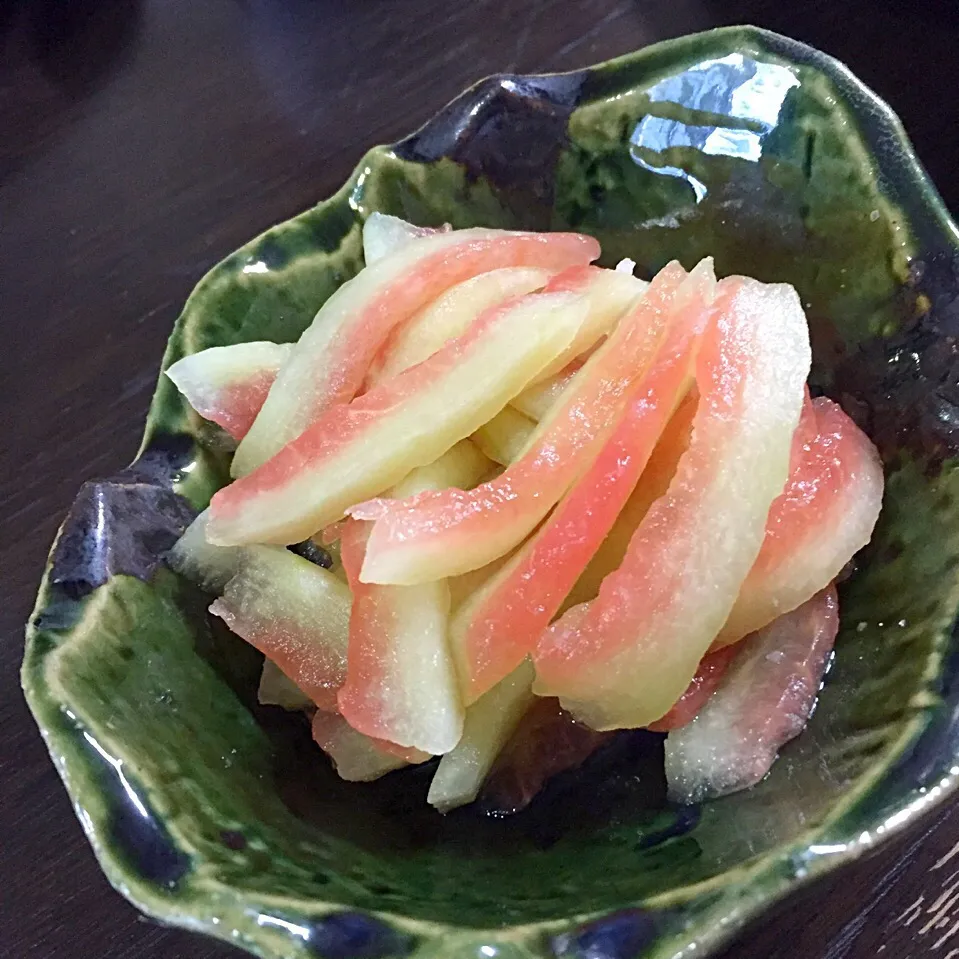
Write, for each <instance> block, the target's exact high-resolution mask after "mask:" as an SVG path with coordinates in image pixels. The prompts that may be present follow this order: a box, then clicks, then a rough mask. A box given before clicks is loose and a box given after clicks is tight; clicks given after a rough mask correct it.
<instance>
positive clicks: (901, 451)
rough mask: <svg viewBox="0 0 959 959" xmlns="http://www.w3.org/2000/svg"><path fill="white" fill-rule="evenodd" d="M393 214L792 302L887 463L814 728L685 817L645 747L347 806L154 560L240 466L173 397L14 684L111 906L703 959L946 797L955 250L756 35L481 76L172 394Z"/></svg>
mask: <svg viewBox="0 0 959 959" xmlns="http://www.w3.org/2000/svg"><path fill="white" fill-rule="evenodd" d="M374 210H381V211H385V212H388V213H394V214H398V215H399V216H402V217H405V218H406V219H408V220H412V221H413V222H415V223H419V224H424V225H439V224H441V223H444V222H450V223H452V224H453V225H454V226H456V227H467V226H474V225H485V226H493V227H524V228H533V229H567V228H571V229H576V230H582V231H585V232H588V233H592V234H594V235H595V236H597V237H598V238H599V239H600V240H601V242H602V246H603V251H604V262H605V263H607V264H612V263H615V262H616V261H617V260H618V259H620V258H621V257H624V256H629V257H632V258H633V259H635V260H636V261H637V262H638V264H639V270H640V272H641V273H643V274H645V275H650V274H652V273H653V272H654V271H655V270H657V269H658V268H659V267H661V266H662V265H663V264H665V263H666V262H667V261H668V260H670V259H672V258H674V257H676V258H679V259H680V260H681V261H682V262H683V263H684V264H685V265H686V266H687V267H689V266H691V265H692V264H693V263H694V262H695V261H696V260H698V259H699V258H700V257H701V256H703V255H704V254H713V255H714V256H715V259H716V269H717V272H719V273H720V274H724V273H730V272H744V273H749V274H752V275H754V276H757V277H759V278H761V279H764V280H785V281H788V282H790V283H793V284H795V285H796V287H797V288H798V289H799V291H800V294H801V296H802V299H803V302H804V303H805V305H806V308H807V311H808V314H809V317H810V320H811V324H812V330H813V339H814V355H815V369H814V376H813V382H814V386H815V388H816V389H817V390H822V391H824V392H826V393H828V394H829V395H831V396H833V397H835V398H836V399H838V400H839V401H840V402H841V403H842V404H843V405H844V406H845V407H846V409H847V410H848V411H849V412H850V413H851V414H852V415H853V416H855V417H856V418H857V420H858V421H859V422H860V423H861V424H862V425H863V426H864V428H865V429H866V430H867V431H868V432H869V433H870V435H871V436H872V437H873V438H874V440H875V441H876V443H877V444H878V446H879V447H880V450H881V453H882V456H883V459H884V462H885V464H886V467H887V495H886V502H885V507H884V510H883V513H882V517H881V519H880V522H879V526H878V528H877V530H876V533H875V536H874V539H873V542H872V544H871V546H870V547H869V548H868V549H867V550H866V551H865V553H864V554H863V555H862V556H860V558H859V563H858V571H857V572H856V574H855V575H853V576H852V578H851V579H849V580H848V581H847V582H846V583H844V584H843V587H842V631H841V634H840V637H839V640H838V642H837V646H836V657H835V663H834V666H833V668H832V671H831V673H830V675H829V678H828V682H827V684H826V686H825V688H824V690H823V692H822V696H821V700H820V703H819V707H818V709H817V710H816V712H815V714H814V716H813V719H812V721H811V723H810V724H809V727H808V729H807V730H806V731H805V733H803V735H802V736H800V737H799V738H798V739H797V740H796V741H795V742H793V743H791V744H790V745H789V746H788V747H787V748H786V749H785V750H784V753H783V755H782V758H781V759H780V760H779V762H778V763H777V764H776V765H775V767H774V768H773V770H772V773H771V775H769V776H768V777H767V778H766V779H765V780H764V781H763V782H762V783H761V784H760V785H758V786H757V787H755V788H754V789H751V790H749V791H747V792H744V793H740V794H738V795H735V796H731V797H728V798H725V799H722V800H719V801H716V802H712V803H708V804H705V805H702V806H695V807H684V808H680V807H675V806H670V805H669V804H668V803H667V802H666V800H665V797H664V789H663V782H662V769H661V749H662V747H661V743H660V741H659V740H658V739H656V738H655V737H651V736H650V735H649V734H644V733H626V734H621V735H620V736H619V737H618V738H617V739H616V740H615V742H614V743H613V744H612V746H610V747H609V748H608V749H606V750H605V751H604V752H602V753H600V754H598V755H597V756H595V757H594V758H593V759H592V760H591V761H589V762H588V763H587V764H586V766H585V767H584V768H583V769H582V770H580V771H579V772H576V773H569V774H566V775H564V776H561V777H559V779H557V780H556V781H554V782H553V783H552V784H551V785H550V786H549V787H548V788H547V790H546V791H545V792H544V793H543V794H542V795H541V796H540V797H538V799H537V800H536V801H534V803H533V805H532V807H531V808H530V809H528V810H527V811H525V812H524V813H521V814H519V815H516V816H513V817H510V818H507V819H499V818H494V817H490V816H484V814H483V809H482V808H481V807H480V808H470V809H464V810H460V811H458V812H457V813H454V814H452V815H450V816H448V817H445V818H444V817H441V816H439V815H438V814H436V813H434V812H433V811H432V810H431V809H429V807H428V806H426V804H425V802H424V797H425V792H426V786H427V781H428V778H429V772H430V770H428V769H427V770H423V769H413V770H410V771H404V772H400V773H397V774H394V775H391V776H389V777H387V778H386V779H384V780H381V781H379V782H377V783H373V784H368V785H357V784H346V783H342V782H340V781H339V780H338V779H337V777H336V776H335V774H334V773H333V772H332V771H331V769H330V767H329V765H328V764H327V762H326V761H325V760H324V758H323V757H322V755H321V754H320V753H319V751H318V750H316V749H315V748H314V747H313V746H312V744H311V742H310V739H309V735H308V731H307V730H306V729H305V728H304V726H303V725H302V724H301V723H299V722H298V721H297V720H296V719H295V718H292V717H289V716H287V715H285V714H282V715H276V712H277V711H276V710H271V709H261V708H259V707H257V706H256V705H255V693H254V690H255V686H256V677H257V673H258V668H259V659H258V656H257V654H256V653H255V652H254V651H253V650H252V649H251V648H249V647H247V646H246V645H245V644H243V643H242V642H240V641H239V640H237V639H235V638H234V637H232V636H231V635H229V634H228V633H226V632H225V631H222V630H220V629H218V628H217V626H216V624H215V623H212V622H211V621H210V620H209V619H208V618H207V616H206V614H205V608H206V606H207V605H208V603H209V597H205V596H203V595H202V594H200V593H199V592H198V591H197V590H196V589H195V588H194V587H192V586H190V585H189V584H187V583H185V582H183V581H181V580H179V579H178V578H177V577H176V576H174V575H173V574H172V573H171V572H169V571H168V570H167V569H166V568H165V567H163V565H162V562H161V560H160V557H162V555H163V553H164V551H165V550H166V549H167V548H168V547H169V546H170V545H171V544H172V543H173V541H174V539H175V538H176V536H177V535H178V533H179V532H180V531H181V530H182V528H183V526H184V524H185V523H186V522H187V521H188V520H189V518H190V516H191V515H193V512H194V511H195V510H196V509H197V508H200V507H202V506H203V505H204V504H205V503H206V502H207V500H208V499H209V497H210V496H211V494H212V493H213V492H214V491H215V490H216V489H217V488H218V487H219V486H221V485H222V484H223V483H224V482H225V481H226V476H227V471H226V461H225V456H224V454H223V453H222V452H221V451H218V449H217V447H216V443H215V441H214V440H213V439H212V437H211V434H210V433H209V432H208V431H207V430H206V428H205V427H204V425H203V424H202V423H201V422H200V421H199V420H198V419H197V418H196V416H195V415H193V414H192V413H191V412H190V410H189V409H188V408H187V406H186V405H185V404H184V402H183V401H182V400H181V399H180V397H179V396H178V395H177V394H176V392H175V390H174V389H173V388H172V386H171V384H170V383H169V382H168V381H167V380H166V378H164V377H161V378H160V382H159V385H158V387H157V391H156V395H155V397H154V400H153V405H152V408H151V410H150V415H149V418H148V420H147V426H146V433H145V436H144V440H143V446H142V449H141V452H140V455H139V457H138V459H137V460H136V462H135V463H134V464H133V465H132V466H130V467H129V468H127V469H126V470H124V471H122V473H120V474H119V475H117V476H115V477H112V478H110V479H108V480H104V481H101V482H92V483H88V484H87V485H86V486H85V487H84V488H83V489H82V490H81V492H80V494H79V497H78V499H77V501H76V503H75V504H74V506H73V508H72V510H71V512H70V514H69V515H68V517H67V519H66V521H65V522H64V525H63V527H62V528H61V530H60V533H59V536H58V538H57V541H56V543H55V545H54V547H53V551H52V553H51V558H50V562H49V565H48V566H47V570H46V574H45V576H44V580H43V585H42V586H41V589H40V595H39V598H38V600H37V605H36V609H35V611H34V613H33V616H32V618H31V620H30V625H29V628H28V631H27V647H26V656H25V659H24V665H23V686H24V689H25V691H26V695H27V698H28V700H29V703H30V707H31V709H32V710H33V713H34V715H35V716H36V719H37V722H38V723H39V726H40V729H41V731H42V733H43V735H44V737H45V739H46V742H47V745H48V746H49V749H50V753H51V755H52V757H53V760H54V762H55V763H56V765H57V768H58V769H59V771H60V774H61V776H62V777H63V780H64V782H65V784H66V786H67V789H68V790H69V792H70V795H71V797H72V799H73V802H74V806H75V808H76V812H77V815H78V816H79V818H80V821H81V823H82V825H83V828H84V830H85V831H86V833H87V836H88V838H89V840H90V842H91V843H92V845H93V848H94V850H95V851H96V854H97V856H98V857H99V860H100V863H101V865H102V867H103V869H104V871H105V872H106V874H107V876H108V877H109V879H110V881H111V882H112V883H113V885H114V886H115V887H116V888H117V889H118V890H119V891H120V892H121V893H122V894H123V895H125V896H126V897H128V898H129V899H130V900H131V901H132V902H134V903H136V905H137V906H139V907H140V908H141V909H142V910H143V911H144V912H146V913H148V914H150V915H151V916H154V917H156V918H158V919H160V920H162V921H163V922H167V923H172V924H175V925H180V926H185V927H187V928H190V929H195V930H198V931H202V932H205V933H208V934H210V935H213V936H217V937H220V938H222V939H225V940H227V941H231V942H234V943H236V944H237V945H239V946H242V947H244V948H246V949H248V950H250V951H251V952H253V953H256V954H258V955H260V956H265V957H281V956H282V957H291V959H293V957H307V956H310V957H321V959H387V957H406V956H409V957H416V959H427V957H436V959H480V957H487V959H496V957H500V959H546V957H559V959H638V957H640V956H642V957H644V959H651V957H668V956H674V955H676V954H677V953H679V952H680V951H681V950H684V949H685V948H688V947H691V946H692V945H693V944H695V946H696V949H697V952H696V954H697V955H703V954H708V953H710V952H711V951H714V950H715V949H716V948H717V947H718V946H719V944H720V943H722V942H724V941H726V940H727V939H728V938H729V937H730V936H731V935H733V934H734V933H735V931H736V930H737V929H739V928H740V927H741V926H742V924H743V923H744V922H746V921H747V920H748V919H750V918H752V917H753V916H755V915H756V914H757V913H758V912H760V911H761V910H763V909H764V908H766V907H767V906H768V905H770V904H771V903H773V902H774V901H776V900H777V899H778V898H780V897H782V896H783V895H784V894H785V893H786V892H788V891H789V890H791V889H793V888H794V887H795V886H797V884H799V883H802V882H804V881H807V880H809V879H811V878H812V877H815V876H817V875H819V874H822V873H823V872H825V871H827V870H829V869H831V868H833V867H834V866H835V865H837V864H838V863H841V862H843V861H844V860H847V859H849V858H852V857H855V856H857V855H859V854H860V853H861V852H862V851H863V850H866V849H869V848H870V847H871V846H873V845H874V844H875V843H878V842H880V841H882V840H883V839H884V838H885V837H886V836H888V835H890V834H892V833H894V832H896V831H897V830H899V829H901V828H902V827H903V826H904V825H905V824H906V823H908V822H909V821H911V820H912V819H914V818H915V817H916V816H918V815H920V814H921V813H922V812H923V811H924V810H927V809H928V808H929V807H931V806H932V805H934V804H936V803H937V802H941V801H942V800H943V798H944V797H946V796H947V795H949V794H951V793H952V792H953V790H954V789H955V786H956V783H957V781H959V685H957V682H956V673H957V665H959V660H957V658H956V656H955V655H954V652H955V650H954V647H955V640H956V639H957V627H956V624H957V606H959V507H957V502H959V500H957V498H959V348H957V339H959V302H957V291H959V238H957V230H956V227H955V225H954V224H953V223H952V222H951V220H950V219H949V217H948V216H947V214H946V212H945V210H944V209H943V206H942V203H941V201H940V199H939V198H938V196H937V195H936V192H935V190H934V189H933V187H932V186H931V185H930V183H929V182H928V180H927V179H926V177H925V175H924V173H923V171H922V169H921V168H920V166H919V164H918V162H917V161H916V158H915V156H914V155H913V153H912V150H911V148H910V146H909V143H908V141H907V139H906V136H905V134H904V132H903V130H902V128H901V126H900V124H899V122H898V121H897V120H896V118H895V116H894V115H893V114H892V113H891V112H890V110H889V108H888V107H887V106H886V105H885V104H883V103H882V102H880V101H879V100H878V99H877V98H876V97H875V96H874V95H873V94H872V93H870V92H869V91H868V90H866V89H865V88H864V87H863V86H862V85H861V84H860V83H859V82H858V81H857V80H856V79H855V78H854V77H853V76H851V75H850V73H849V72H848V71H847V70H846V69H845V68H844V67H843V66H842V65H840V64H839V63H837V62H836V61H835V60H832V59H830V58H829V57H827V56H824V55H823V54H820V53H817V52H816V51H814V50H811V49H810V48H808V47H805V46H802V45H801V44H799V43H795V42H793V41H791V40H787V39H784V38H782V37H779V36H776V35H773V34H770V33H766V32H764V31H761V30H756V29H753V28H747V27H742V28H731V29H725V30H717V31H713V32H711V33H705V34H700V35H697V36H691V37H685V38H683V39H679V40H674V41H670V42H668V43H663V44H660V45H658V46H654V47H650V48H649V49H646V50H642V51H640V52H638V53H635V54H632V55H630V56H627V57H624V58H622V59H620V60H614V61H611V62H609V63H605V64H601V65H600V66H597V67H594V68H591V69H588V70H582V71H579V72H576V73H570V74H563V75H557V76H540V77H521V76H503V77H495V78H493V79H490V80H486V81H484V82H482V83H480V84H478V85H477V86H475V87H474V88H472V89H471V90H469V91H467V92H466V93H465V94H463V95H462V96H461V97H460V98H459V99H457V100H455V101H454V102H453V103H451V104H450V105H449V106H447V107H446V108H445V109H444V110H443V111H442V112H441V113H440V114H439V115H438V116H437V117H436V118H435V119H433V120H432V121H430V122H429V123H428V124H427V125H426V126H425V127H423V129H422V130H420V131H419V132H418V133H416V134H414V135H413V136H411V137H409V138H408V139H406V140H403V141H402V142H400V143H398V144H396V145H394V146H392V147H375V148H374V149H372V150H370V151H369V152H368V153H367V154H366V155H365V156H364V157H363V159H362V160H361V161H360V163H359V166H358V167H357V168H356V172H355V173H354V174H353V176H352V177H351V178H350V180H349V182H348V183H347V184H346V185H345V186H344V187H343V188H342V189H341V190H340V191H339V192H338V193H337V194H336V195H335V196H333V197H331V198H330V199H328V200H326V201H324V202H322V203H320V204H318V205H317V206H316V207H314V208H313V209H311V210H308V211H306V212H305V213H303V214H301V215H300V216H298V217H296V218H295V219H293V220H290V221H288V222H286V223H282V224H279V225H278V226H276V227H274V228H273V229H271V230H269V231H267V232H266V233H265V234H263V235H262V236H260V237H258V238H257V239H255V240H253V241H252V242H250V243H249V244H248V245H246V246H245V247H243V248H242V249H240V250H238V251H237V252H236V253H234V254H232V255H231V256H229V257H228V258H227V259H226V260H224V261H223V262H222V263H220V264H219V265H218V266H216V267H215V268H214V269H213V270H212V271H211V272H210V273H209V274H208V275H207V276H206V277H205V278H204V280H203V281H202V282H201V283H200V285H199V286H198V287H197V288H196V290H195V291H194V293H193V295H192V296H191V297H190V299H189V301H188V302H187V304H186V307H185V308H184V310H183V314H182V316H181V317H180V319H179V321H178V322H177V325H176V328H175V330H174V332H173V335H172V337H171V339H170V343H169V346H168V348H167V352H166V355H165V356H164V358H163V366H164V367H166V366H168V365H169V364H170V363H172V362H173V361H174V360H176V359H178V358H179V357H181V356H183V355H184V354H187V353H191V352H194V351H196V350H200V349H203V348H205V347H208V346H214V345H219V344H227V343H238V342H242V341H245V340H255V339H273V340H278V341H287V340H294V339H295V338H296V337H297V336H298V335H299V333H300V332H301V331H302V330H303V328H304V327H305V326H306V325H307V324H308V323H309V322H310V320H311V318H312V317H313V315H314V313H315V312H316V310H317V308H318V307H319V306H320V304H321V303H323V301H324V300H325V298H326V297H328V296H329V295H330V293H331V292H332V291H333V290H334V289H336V287H337V286H338V285H339V284H340V283H342V282H343V281H344V280H346V279H347V278H348V277H350V276H352V275H353V274H355V273H356V272H357V270H359V269H360V267H361V266H362V262H363V261H362V249H361V236H360V234H361V227H362V224H363V221H364V219H365V217H366V216H368V215H369V213H371V212H372V211H374Z"/></svg>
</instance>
